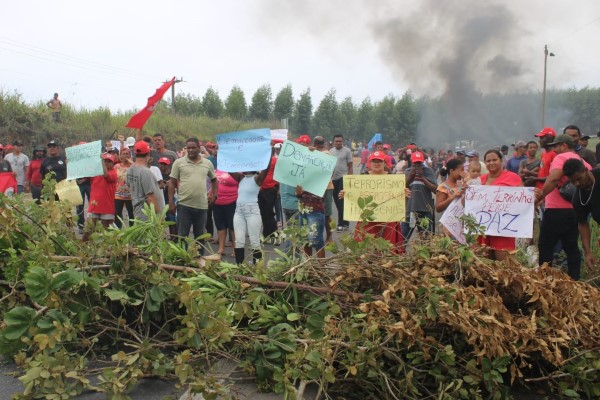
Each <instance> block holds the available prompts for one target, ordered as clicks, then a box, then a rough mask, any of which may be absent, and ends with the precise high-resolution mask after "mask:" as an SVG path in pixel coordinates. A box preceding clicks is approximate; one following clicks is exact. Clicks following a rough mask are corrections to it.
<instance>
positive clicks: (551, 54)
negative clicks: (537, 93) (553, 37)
mask: <svg viewBox="0 0 600 400" xmlns="http://www.w3.org/2000/svg"><path fill="white" fill-rule="evenodd" d="M548 56H550V57H554V53H548V45H544V88H543V89H542V127H541V129H544V126H545V125H544V117H545V116H546V69H547V66H548Z"/></svg>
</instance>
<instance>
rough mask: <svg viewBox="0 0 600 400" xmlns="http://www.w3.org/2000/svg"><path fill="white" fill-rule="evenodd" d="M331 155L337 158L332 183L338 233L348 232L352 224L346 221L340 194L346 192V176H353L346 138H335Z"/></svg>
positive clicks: (335, 136) (350, 155) (339, 136)
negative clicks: (345, 143)
mask: <svg viewBox="0 0 600 400" xmlns="http://www.w3.org/2000/svg"><path fill="white" fill-rule="evenodd" d="M329 154H331V155H332V156H334V157H336V158H337V163H336V165H335V169H334V170H333V175H332V177H331V181H332V182H333V201H334V203H335V207H336V208H337V213H338V221H337V231H338V232H341V231H344V230H348V227H350V223H349V222H348V221H345V220H344V199H343V198H342V199H340V192H341V191H342V190H344V175H352V174H353V170H352V151H351V150H350V149H349V148H347V147H345V146H344V136H343V135H334V136H333V148H332V149H330V150H329Z"/></svg>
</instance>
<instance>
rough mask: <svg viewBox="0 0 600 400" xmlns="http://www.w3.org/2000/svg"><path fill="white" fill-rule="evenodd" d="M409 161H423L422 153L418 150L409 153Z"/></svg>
mask: <svg viewBox="0 0 600 400" xmlns="http://www.w3.org/2000/svg"><path fill="white" fill-rule="evenodd" d="M410 162H412V163H416V162H425V156H423V153H421V152H420V151H415V152H414V153H412V154H411V155H410Z"/></svg>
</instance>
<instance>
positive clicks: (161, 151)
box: [150, 133, 177, 167]
mask: <svg viewBox="0 0 600 400" xmlns="http://www.w3.org/2000/svg"><path fill="white" fill-rule="evenodd" d="M152 142H153V143H154V149H153V150H152V152H151V153H150V157H152V162H151V164H150V165H152V166H153V167H158V160H159V159H161V158H163V157H167V158H168V159H169V160H171V165H173V163H174V162H175V160H177V153H175V152H174V151H173V150H169V149H167V148H166V145H167V143H166V141H165V137H164V136H163V135H162V133H155V134H154V135H152Z"/></svg>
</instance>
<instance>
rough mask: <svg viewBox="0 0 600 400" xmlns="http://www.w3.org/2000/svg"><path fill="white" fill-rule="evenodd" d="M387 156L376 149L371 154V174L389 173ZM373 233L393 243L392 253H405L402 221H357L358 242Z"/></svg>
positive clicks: (356, 237) (356, 233)
mask: <svg viewBox="0 0 600 400" xmlns="http://www.w3.org/2000/svg"><path fill="white" fill-rule="evenodd" d="M385 157H386V155H385V154H384V153H383V152H380V151H375V152H373V153H371V155H370V156H369V161H370V163H371V169H370V170H369V175H387V174H388V173H387V171H386V170H385ZM405 191H406V196H407V197H410V190H409V189H405ZM343 195H344V192H343V191H342V192H340V196H341V197H343ZM367 234H369V235H373V236H375V237H379V238H382V239H385V240H387V241H388V242H390V243H391V244H392V253H394V254H402V253H404V246H403V244H404V237H403V236H402V228H401V226H400V221H395V222H366V223H363V222H361V221H359V222H357V224H356V229H355V230H354V239H355V240H356V241H358V242H362V241H363V240H364V238H365V235H367Z"/></svg>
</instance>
